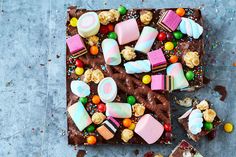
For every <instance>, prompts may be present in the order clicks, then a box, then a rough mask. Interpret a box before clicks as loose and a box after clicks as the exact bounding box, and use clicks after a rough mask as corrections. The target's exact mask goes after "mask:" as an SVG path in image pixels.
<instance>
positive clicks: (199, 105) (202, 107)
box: [196, 100, 209, 111]
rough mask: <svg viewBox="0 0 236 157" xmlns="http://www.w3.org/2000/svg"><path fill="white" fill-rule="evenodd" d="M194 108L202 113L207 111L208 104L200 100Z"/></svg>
mask: <svg viewBox="0 0 236 157" xmlns="http://www.w3.org/2000/svg"><path fill="white" fill-rule="evenodd" d="M196 107H197V109H199V110H201V111H203V110H207V109H209V104H208V102H207V101H206V100H202V101H201V102H200V103H199V104H198V105H197V106H196Z"/></svg>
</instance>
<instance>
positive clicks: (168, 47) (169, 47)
mask: <svg viewBox="0 0 236 157" xmlns="http://www.w3.org/2000/svg"><path fill="white" fill-rule="evenodd" d="M174 47H175V46H174V44H173V43H172V42H166V43H165V50H168V51H170V50H173V49H174Z"/></svg>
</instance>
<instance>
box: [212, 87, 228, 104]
mask: <svg viewBox="0 0 236 157" xmlns="http://www.w3.org/2000/svg"><path fill="white" fill-rule="evenodd" d="M214 90H215V91H216V92H218V93H219V94H220V95H221V98H220V100H221V101H224V100H225V98H226V96H227V90H226V88H225V87H224V86H221V85H216V86H215V87H214Z"/></svg>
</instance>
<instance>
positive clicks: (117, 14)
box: [109, 9, 120, 22]
mask: <svg viewBox="0 0 236 157" xmlns="http://www.w3.org/2000/svg"><path fill="white" fill-rule="evenodd" d="M109 12H110V13H111V14H112V17H113V19H112V21H111V22H115V21H118V20H119V18H120V12H119V11H117V10H115V9H111V10H109Z"/></svg>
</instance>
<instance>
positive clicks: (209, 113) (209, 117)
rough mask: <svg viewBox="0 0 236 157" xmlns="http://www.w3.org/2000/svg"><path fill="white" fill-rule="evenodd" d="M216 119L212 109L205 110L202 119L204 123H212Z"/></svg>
mask: <svg viewBox="0 0 236 157" xmlns="http://www.w3.org/2000/svg"><path fill="white" fill-rule="evenodd" d="M215 117H216V112H215V111H214V110H213V109H207V110H206V111H204V112H203V118H204V120H205V121H206V122H213V121H214V119H215Z"/></svg>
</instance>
